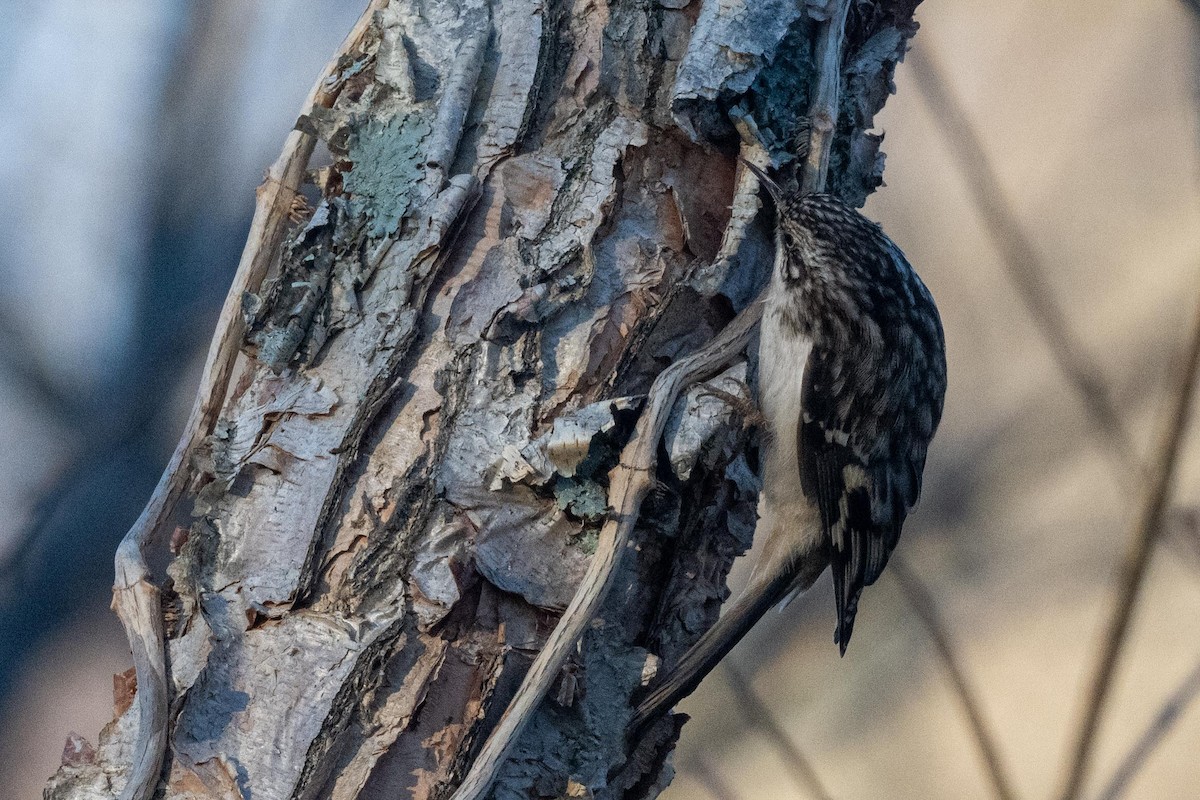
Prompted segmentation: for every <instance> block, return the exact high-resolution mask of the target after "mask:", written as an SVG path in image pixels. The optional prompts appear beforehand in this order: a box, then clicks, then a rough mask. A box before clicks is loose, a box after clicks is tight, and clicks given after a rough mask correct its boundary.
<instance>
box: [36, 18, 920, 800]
mask: <svg viewBox="0 0 1200 800" xmlns="http://www.w3.org/2000/svg"><path fill="white" fill-rule="evenodd" d="M915 5H916V3H915V2H912V0H907V1H906V2H886V1H885V0H876V1H875V2H865V1H864V2H856V3H855V4H854V6H853V8H852V9H851V13H850V21H849V23H848V28H847V39H846V58H845V60H844V77H845V83H844V86H843V92H842V98H841V101H840V102H841V114H840V117H839V119H840V122H839V125H838V129H837V135H836V137H835V140H834V148H833V154H832V159H831V163H832V169H831V190H832V191H835V192H836V193H838V194H840V195H842V196H843V197H844V198H846V199H848V200H849V201H851V202H854V203H855V204H859V205H861V203H862V202H863V201H864V200H865V198H866V195H867V193H869V192H870V191H872V190H873V189H874V188H875V187H876V186H877V185H879V182H880V180H881V177H880V176H881V172H882V154H881V153H879V149H878V148H879V142H880V137H877V136H875V135H874V134H872V133H871V132H870V128H871V126H872V124H873V123H872V119H873V116H874V113H875V112H876V111H878V109H879V108H880V107H882V104H883V101H884V99H885V98H886V96H887V94H888V92H889V91H890V90H891V88H892V87H891V74H892V70H893V69H894V66H895V63H896V61H897V60H898V59H899V58H900V57H901V56H902V54H903V51H904V49H905V47H906V43H907V40H908V38H909V37H911V36H912V34H913V33H914V32H915V30H916V24H915V23H914V22H912V20H911V16H912V12H913V9H914V7H915ZM377 6H378V11H377V12H376V13H375V14H374V15H373V16H372V17H371V20H370V26H369V28H368V29H367V30H366V32H365V35H364V36H363V37H361V39H360V40H359V41H358V42H357V43H355V44H354V46H353V47H351V48H350V49H349V50H348V51H347V52H346V53H344V54H343V56H342V58H341V59H340V61H339V62H338V64H337V68H336V70H335V74H333V75H332V76H331V77H330V78H329V79H328V80H327V81H326V84H327V85H328V87H335V88H328V87H327V88H328V93H329V96H330V99H331V102H330V103H329V104H327V107H326V105H322V104H317V105H316V106H314V107H312V108H307V109H305V110H304V113H303V114H302V116H301V117H300V119H299V121H298V123H297V130H298V131H299V132H300V134H299V135H300V136H301V137H304V138H305V140H306V141H308V142H309V143H310V144H309V146H310V147H311V141H312V140H314V139H319V140H320V141H322V142H323V143H324V144H325V145H326V147H327V149H328V151H329V153H330V154H331V156H332V158H331V160H330V161H329V163H327V164H323V165H321V164H312V165H310V167H312V168H313V169H312V172H311V175H312V180H313V181H314V187H313V190H312V196H313V197H315V198H317V199H316V200H315V203H314V207H313V208H312V209H311V210H310V211H309V212H308V214H307V218H306V219H303V220H300V221H298V222H296V223H295V224H293V225H292V227H291V229H290V230H289V231H288V232H287V234H286V238H285V240H284V242H283V243H282V244H281V245H278V246H276V247H275V248H274V249H273V251H272V253H271V254H272V255H273V259H272V263H271V264H270V268H269V270H268V272H267V274H266V276H265V278H255V277H254V275H253V274H250V273H240V274H239V279H244V280H245V282H246V283H245V292H244V294H243V293H241V292H240V291H239V292H238V296H236V297H234V298H233V299H232V302H233V303H235V304H236V305H238V306H240V309H241V318H240V319H237V318H235V317H234V316H231V317H229V318H228V319H225V318H223V319H224V322H225V324H226V326H227V327H226V328H225V333H226V334H228V332H230V331H234V332H236V333H237V340H236V341H237V342H239V343H240V351H239V352H237V353H233V354H231V355H230V356H229V359H228V362H227V368H228V369H229V370H231V371H230V372H229V373H228V374H229V378H228V380H227V381H225V382H224V383H222V382H216V383H214V384H213V385H214V386H216V387H217V394H218V396H217V397H216V398H215V399H216V404H215V405H214V406H213V409H214V411H215V410H217V409H219V413H214V414H213V415H212V420H211V422H207V421H205V420H206V418H205V417H204V415H203V414H199V413H198V415H197V417H196V419H199V420H200V421H201V422H200V423H198V424H200V426H201V430H200V435H199V436H198V437H196V438H195V441H189V440H187V439H186V438H185V442H184V444H183V445H181V450H180V454H181V455H180V457H178V458H176V460H175V461H174V462H173V466H172V468H171V469H172V472H171V473H170V474H169V476H167V477H165V478H164V481H166V482H167V483H164V485H168V484H169V485H170V486H178V487H180V490H179V491H177V492H171V493H166V494H164V495H163V497H165V499H163V500H161V502H159V501H158V500H157V498H158V495H156V502H157V505H155V506H152V509H151V510H150V511H148V516H149V518H150V528H149V529H152V530H153V531H157V533H156V535H155V536H153V537H147V540H146V542H144V543H143V544H146V545H147V546H146V547H145V548H143V549H144V550H146V551H147V552H146V557H149V555H152V554H153V553H154V552H157V553H158V554H159V555H160V556H166V555H167V553H166V551H167V549H168V548H169V549H170V553H169V559H166V558H164V560H169V566H168V567H167V568H166V572H165V574H164V575H159V576H152V580H153V582H154V584H155V585H154V586H153V587H150V588H153V589H156V591H160V592H161V593H162V596H163V600H162V605H163V613H162V615H161V620H159V622H160V624H162V625H163V626H164V635H165V647H166V656H167V665H168V668H169V673H168V677H169V682H168V684H167V687H166V688H167V694H168V695H169V702H170V713H169V719H168V725H169V727H168V730H167V733H168V750H167V754H166V763H165V764H164V765H163V770H162V774H161V781H160V784H159V786H158V788H157V794H156V796H158V797H164V798H217V797H231V796H232V797H253V798H271V799H273V798H338V800H343V799H344V800H352V799H354V798H374V797H389V798H390V797H410V796H411V797H414V798H432V797H444V796H447V795H448V793H449V792H450V791H451V790H452V789H453V788H454V786H455V785H456V783H457V781H458V780H459V779H460V778H461V776H462V774H463V773H464V770H465V768H466V767H467V766H468V765H469V764H470V761H471V759H472V757H473V754H474V753H475V752H476V751H477V749H478V746H479V745H480V744H481V743H482V741H483V740H484V739H485V738H486V736H487V734H488V732H489V731H490V730H491V729H492V727H494V725H495V724H496V722H497V720H498V719H499V717H500V715H501V714H502V713H503V712H504V709H505V707H506V705H507V703H508V700H509V699H510V698H511V697H512V696H513V694H514V692H515V691H516V689H517V687H518V685H519V684H520V682H521V679H522V677H523V675H524V673H525V671H526V670H527V669H528V668H529V665H530V662H531V659H532V656H533V655H534V654H536V653H537V652H538V650H539V649H540V648H541V647H542V645H543V643H544V642H545V640H546V637H547V635H548V633H549V632H550V630H551V629H552V628H553V627H554V624H555V622H556V620H557V617H558V615H559V613H561V611H562V609H563V608H564V607H565V606H566V604H567V602H568V601H569V600H570V599H571V597H572V595H573V594H574V591H575V588H576V587H577V586H578V584H579V581H580V579H581V576H582V574H583V572H584V570H585V569H586V566H587V563H588V559H589V556H590V554H591V551H592V549H593V548H594V547H595V541H596V535H597V532H598V530H599V527H600V525H601V524H602V522H603V521H604V520H605V518H606V516H607V514H608V510H609V509H608V502H607V491H608V473H609V471H610V470H611V469H612V468H613V467H614V466H615V464H616V460H617V457H618V454H619V453H620V450H621V447H622V445H623V444H624V443H625V442H626V441H627V439H628V438H629V436H630V434H631V431H632V428H633V423H634V421H635V420H636V419H637V415H638V413H639V409H640V399H641V397H642V396H644V394H645V392H646V391H647V389H648V387H649V384H650V381H651V380H652V379H653V378H654V376H655V375H656V374H657V373H658V372H659V371H660V370H661V369H662V367H663V365H665V364H667V363H670V362H672V361H674V360H676V359H677V358H679V357H680V356H681V355H684V354H687V353H689V352H693V351H695V350H696V349H697V348H699V347H700V346H702V345H703V344H704V343H705V342H706V341H708V340H709V339H711V338H712V336H713V335H714V334H715V333H716V331H718V330H720V329H721V328H722V327H723V326H724V325H725V324H726V323H727V322H728V321H729V319H731V318H732V316H733V314H734V312H735V311H736V310H738V309H740V308H741V307H743V306H745V304H746V303H747V302H748V301H749V300H750V299H751V298H752V297H753V296H754V294H755V292H756V290H757V288H758V287H759V286H760V285H761V283H762V281H763V279H764V277H765V274H766V270H767V269H768V268H769V265H770V249H771V245H770V239H769V237H768V236H767V226H766V224H765V223H764V222H762V221H761V220H759V219H757V216H756V210H757V200H756V199H755V197H754V195H753V194H752V192H751V189H750V188H749V186H741V185H737V184H736V182H735V169H734V159H733V154H734V153H735V151H736V148H737V143H738V140H739V137H742V138H745V137H747V136H749V137H753V138H755V139H757V140H758V141H759V142H761V143H762V144H763V145H764V146H766V148H767V150H768V152H769V153H770V155H771V156H772V157H773V158H774V160H775V162H776V164H778V165H782V166H787V165H789V164H794V162H795V152H796V148H795V140H796V137H797V135H799V132H800V131H801V130H802V128H803V126H802V124H801V121H800V115H801V113H802V110H803V109H805V108H807V92H808V90H809V87H808V84H809V79H810V75H811V70H812V63H811V62H812V52H813V47H812V36H813V32H814V30H815V28H814V25H815V20H816V19H819V18H820V11H821V9H820V6H821V4H819V3H812V2H810V3H807V4H797V3H793V2H790V1H789V2H783V1H782V0H762V1H761V2H759V1H758V0H732V1H731V0H722V2H716V0H706V1H705V2H703V3H701V2H699V1H698V0H693V1H692V2H687V0H659V2H656V3H652V2H647V0H608V2H605V0H492V2H484V0H468V1H467V2H446V1H445V0H407V2H398V1H397V0H393V2H383V1H382V0H379V2H377ZM287 202H290V199H288V200H287ZM731 207H732V209H733V211H732V212H731V210H730V209H731ZM219 335H221V332H219ZM219 350H220V348H214V353H218V351H219ZM214 358H216V359H218V360H219V359H220V355H219V353H218V354H217V355H216V356H214ZM216 366H217V367H220V366H221V364H220V363H218V364H217V365H216ZM209 372H218V373H219V372H220V369H214V368H213V363H211V362H210V370H209ZM206 374H207V373H206ZM715 382H716V383H717V384H718V385H719V386H720V387H721V388H723V389H725V390H726V391H728V392H729V393H732V394H738V393H745V391H746V390H745V389H744V388H742V387H743V386H744V385H745V384H747V383H750V384H751V385H752V383H753V366H752V365H748V364H746V363H742V364H739V365H737V366H735V367H733V368H731V369H729V370H727V371H726V372H725V373H724V374H723V375H722V376H721V377H720V378H718V379H717V380H716V381H715ZM203 405H204V404H203V403H201V404H200V406H203ZM200 406H198V408H199V407H200ZM664 448H665V452H666V453H667V458H664V459H660V466H659V468H658V472H657V474H656V479H657V481H658V490H657V491H656V492H655V493H654V494H653V496H652V497H651V498H650V500H649V502H648V503H646V505H645V506H644V507H643V513H642V516H641V518H640V520H639V523H638V528H637V532H636V536H635V538H636V550H637V551H638V557H637V558H626V559H624V560H623V562H622V563H621V565H620V566H619V567H618V569H619V570H620V572H619V575H618V580H617V583H616V586H617V590H616V591H614V592H613V593H612V595H611V596H610V597H609V598H608V599H607V601H606V603H605V606H604V611H603V613H602V614H601V615H600V617H599V618H597V619H596V620H594V621H593V623H592V624H591V626H590V628H589V631H588V633H587V635H586V636H585V637H584V640H583V642H582V644H581V647H580V648H579V652H578V655H577V658H576V659H575V660H574V663H571V664H569V665H568V666H567V668H565V669H564V670H563V674H562V676H561V679H560V681H559V687H558V689H557V690H556V695H557V696H555V697H552V698H550V699H549V700H548V701H547V702H545V703H544V704H543V706H542V708H541V709H540V710H539V712H538V714H537V717H536V718H535V720H534V722H533V724H532V725H530V726H529V728H528V729H527V730H526V732H525V734H524V736H523V738H522V739H521V741H520V744H519V746H518V748H517V750H516V752H515V753H514V754H513V755H512V757H511V758H510V759H509V761H508V762H507V764H506V766H505V767H504V768H503V770H502V771H501V774H500V779H499V781H498V783H497V784H496V786H495V789H494V792H493V796H494V797H497V798H518V797H519V798H526V797H562V796H588V794H587V793H589V792H590V793H592V794H595V795H603V796H606V797H627V798H650V797H654V796H655V795H657V793H658V792H659V791H660V790H661V789H662V788H663V786H665V785H666V784H667V783H668V782H669V780H670V776H671V768H670V764H669V754H670V750H671V747H672V745H673V742H674V739H675V738H676V736H677V734H678V728H679V726H680V725H681V724H682V718H675V719H673V720H666V721H664V722H663V723H662V724H661V725H660V726H659V727H658V728H656V729H653V730H651V731H650V732H649V733H648V734H647V736H646V737H645V739H644V740H643V741H642V742H626V741H625V737H624V728H625V725H626V723H627V721H628V719H629V716H630V713H631V709H630V697H631V696H632V695H633V694H634V693H635V692H636V691H637V690H638V688H639V687H640V686H641V685H642V683H643V679H644V673H645V672H646V669H647V661H648V657H649V655H650V654H653V655H654V656H657V658H659V659H662V660H664V661H667V662H669V661H671V660H672V659H674V658H676V657H677V656H678V655H680V654H681V653H682V652H683V650H684V649H686V647H687V646H688V645H689V644H690V643H691V642H692V641H694V640H695V638H696V637H698V636H699V634H700V633H701V632H703V630H705V629H706V628H707V627H708V626H709V625H711V624H712V622H713V621H714V620H715V619H716V616H717V613H718V611H719V608H720V605H721V603H722V601H723V600H724V599H725V596H726V594H727V591H726V589H725V588H724V583H725V576H726V573H727V572H728V569H729V566H730V564H731V563H732V561H733V559H734V558H735V557H736V556H737V555H738V554H740V553H741V552H743V551H744V550H745V549H746V548H747V547H748V546H749V544H750V540H751V537H752V534H753V529H754V523H755V512H754V509H755V504H756V479H755V477H754V463H755V443H754V441H753V438H752V437H751V436H749V435H748V434H747V433H746V432H745V431H744V430H743V429H742V427H741V425H740V422H739V421H738V420H737V419H735V418H734V417H733V415H732V414H731V411H730V409H729V408H728V407H727V406H726V405H725V404H724V403H723V402H722V401H720V400H718V399H715V398H713V397H712V396H710V395H705V394H704V392H703V391H702V390H700V389H698V388H695V389H693V390H691V391H690V392H688V393H687V394H686V395H685V396H684V397H682V398H680V400H679V402H678V404H677V407H676V412H675V417H674V419H673V421H672V423H671V425H670V426H669V428H668V433H667V437H666V440H665V443H664ZM168 479H169V480H168ZM151 512H152V513H151ZM156 543H157V544H156ZM129 583H130V582H129V581H126V584H123V585H128V584H129ZM127 624H128V623H127ZM651 661H652V660H651ZM147 676H148V673H147ZM147 679H148V677H146V676H144V675H143V673H142V672H141V671H140V669H139V680H147ZM140 708H141V704H139V703H135V704H133V705H132V706H130V707H129V709H128V710H126V711H125V712H124V713H122V714H120V715H119V716H118V717H117V719H116V720H114V722H113V723H112V724H111V725H110V726H108V727H107V728H106V729H105V731H104V732H103V733H102V735H101V741H100V743H99V746H98V747H97V748H96V749H95V750H94V751H92V749H91V748H90V747H88V746H86V743H82V742H81V743H78V744H77V745H76V746H75V747H74V748H72V756H71V758H69V759H66V758H65V759H64V765H63V767H62V769H61V770H60V772H59V773H58V774H57V775H56V776H55V777H54V778H53V779H52V780H51V785H50V788H48V790H47V797H51V798H63V799H64V800H65V799H66V798H78V799H80V800H82V799H83V798H99V797H111V796H113V794H114V792H115V791H119V790H120V789H121V788H122V787H123V786H124V785H125V784H126V782H127V781H128V780H129V775H130V766H129V765H130V763H131V761H132V760H133V753H134V749H135V748H136V747H137V746H139V742H140V741H142V740H139V738H138V737H139V725H140V723H139V714H140V713H141V711H140V710H139V709H140ZM141 719H144V717H141ZM140 733H141V735H142V736H144V735H145V731H141V732H140ZM85 756H86V757H85Z"/></svg>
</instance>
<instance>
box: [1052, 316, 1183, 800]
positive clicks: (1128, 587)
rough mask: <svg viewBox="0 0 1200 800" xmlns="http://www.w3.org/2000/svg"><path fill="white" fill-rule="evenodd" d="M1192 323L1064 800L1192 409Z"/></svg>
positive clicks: (1123, 630) (1083, 756) (1086, 751)
mask: <svg viewBox="0 0 1200 800" xmlns="http://www.w3.org/2000/svg"><path fill="white" fill-rule="evenodd" d="M1194 325H1195V329H1194V331H1193V333H1192V336H1191V339H1190V340H1189V342H1188V345H1187V350H1186V354H1185V356H1184V360H1183V364H1182V365H1181V366H1180V368H1179V370H1178V373H1177V375H1176V378H1175V381H1176V382H1175V385H1174V386H1173V387H1172V391H1171V394H1170V397H1171V402H1170V407H1169V410H1168V412H1167V417H1166V419H1165V420H1164V423H1163V432H1162V434H1161V438H1160V440H1159V443H1158V446H1157V448H1156V456H1155V459H1154V463H1153V465H1152V469H1153V471H1152V472H1151V479H1150V484H1149V486H1148V487H1147V490H1146V496H1145V498H1144V500H1143V502H1142V508H1141V510H1140V512H1139V514H1138V521H1137V525H1136V527H1135V528H1134V530H1133V534H1132V536H1131V537H1130V541H1129V545H1128V550H1127V551H1126V553H1125V558H1124V560H1123V561H1122V562H1121V567H1120V578H1119V584H1118V587H1117V603H1116V607H1115V608H1114V609H1113V612H1112V616H1111V618H1110V619H1109V622H1108V626H1107V629H1106V631H1105V635H1104V639H1103V642H1102V644H1101V647H1100V651H1099V653H1098V655H1097V660H1096V666H1095V671H1094V673H1093V676H1092V679H1091V682H1090V683H1089V684H1088V690H1087V695H1086V701H1085V703H1086V705H1085V706H1084V711H1083V714H1082V717H1081V719H1080V722H1079V726H1078V728H1077V733H1076V734H1075V743H1074V747H1073V749H1072V752H1071V756H1070V761H1069V762H1068V767H1067V773H1066V780H1065V783H1064V788H1063V790H1062V798H1063V800H1074V798H1076V797H1078V796H1079V794H1080V792H1081V791H1082V787H1083V779H1084V777H1085V775H1086V771H1087V768H1088V765H1089V762H1090V759H1091V755H1092V747H1093V745H1094V742H1095V739H1096V735H1097V732H1098V728H1099V725H1100V722H1101V721H1102V720H1103V717H1104V711H1105V706H1106V704H1107V702H1108V698H1109V694H1110V690H1111V686H1112V678H1113V673H1114V671H1115V670H1116V667H1117V662H1118V659H1120V657H1121V652H1122V650H1123V648H1124V646H1125V640H1126V637H1127V634H1128V630H1129V623H1130V620H1131V619H1132V618H1133V612H1134V609H1135V608H1136V606H1137V602H1138V599H1139V597H1140V596H1141V591H1140V589H1141V586H1142V582H1143V579H1144V578H1145V575H1146V568H1147V566H1148V565H1149V563H1150V556H1151V554H1152V553H1153V550H1154V543H1155V541H1156V540H1157V539H1158V536H1159V533H1160V531H1161V530H1162V519H1163V513H1164V511H1165V509H1166V506H1167V501H1168V500H1169V498H1170V492H1171V487H1172V483H1173V480H1174V477H1175V472H1176V467H1177V466H1178V459H1179V451H1180V448H1181V445H1182V442H1183V436H1184V433H1185V432H1186V430H1187V427H1188V421H1189V419H1190V417H1191V413H1192V405H1193V403H1192V398H1193V396H1194V387H1195V383H1196V372H1197V367H1198V366H1200V308H1197V310H1196V318H1195V322H1194Z"/></svg>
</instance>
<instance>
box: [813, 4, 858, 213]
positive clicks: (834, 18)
mask: <svg viewBox="0 0 1200 800" xmlns="http://www.w3.org/2000/svg"><path fill="white" fill-rule="evenodd" d="M849 11H850V3H849V0H834V2H833V4H832V8H830V12H829V21H828V22H827V23H826V25H825V28H824V30H823V31H822V32H821V38H820V39H819V40H818V41H817V52H816V69H817V84H816V87H815V88H814V89H813V95H812V100H811V101H810V102H809V106H808V120H809V125H810V128H811V131H810V133H809V147H808V157H807V158H806V159H805V160H804V174H803V183H802V186H803V189H804V191H805V192H819V191H822V190H823V189H824V188H825V176H826V175H827V174H828V173H829V152H830V150H831V148H832V146H833V135H834V132H835V131H836V130H837V114H838V93H839V92H840V91H841V86H842V42H843V40H844V39H845V38H846V14H847V13H849Z"/></svg>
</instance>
